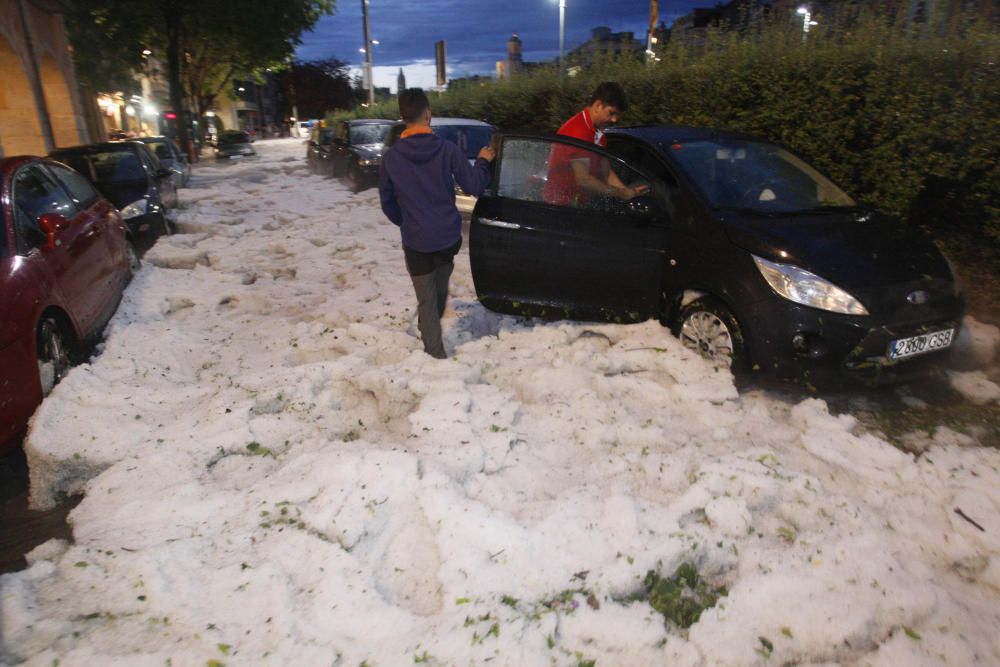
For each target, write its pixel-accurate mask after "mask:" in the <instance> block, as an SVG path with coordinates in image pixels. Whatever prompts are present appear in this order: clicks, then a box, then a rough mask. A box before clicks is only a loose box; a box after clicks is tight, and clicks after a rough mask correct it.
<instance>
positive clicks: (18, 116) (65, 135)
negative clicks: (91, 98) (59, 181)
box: [0, 0, 89, 157]
mask: <svg viewBox="0 0 1000 667" xmlns="http://www.w3.org/2000/svg"><path fill="white" fill-rule="evenodd" d="M88 141H89V133H88V131H87V123H86V120H85V118H84V111H83V105H82V104H81V102H80V93H79V86H78V85H77V80H76V74H75V72H74V69H73V59H72V53H71V49H70V46H69V41H68V39H67V37H66V27H65V25H64V23H63V15H62V13H61V12H60V9H59V4H58V2H55V1H53V0H0V157H5V156H6V157H9V156H12V155H44V154H45V153H47V152H49V151H50V150H52V149H53V148H56V147H58V146H74V145H77V144H81V143H87V142H88Z"/></svg>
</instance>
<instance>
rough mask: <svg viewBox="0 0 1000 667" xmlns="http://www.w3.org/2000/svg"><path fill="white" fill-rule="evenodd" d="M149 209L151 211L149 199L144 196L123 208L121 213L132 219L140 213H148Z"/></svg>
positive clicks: (124, 216)
mask: <svg viewBox="0 0 1000 667" xmlns="http://www.w3.org/2000/svg"><path fill="white" fill-rule="evenodd" d="M147 211H149V200H148V199H146V198H145V197H143V198H142V199H137V200H135V201H134V202H132V203H131V204H129V205H128V206H126V207H125V208H123V209H122V210H121V211H120V213H121V214H122V217H123V218H125V219H126V220H131V219H132V218H138V217H139V216H140V215H146V212H147Z"/></svg>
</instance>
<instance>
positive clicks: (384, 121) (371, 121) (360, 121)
mask: <svg viewBox="0 0 1000 667" xmlns="http://www.w3.org/2000/svg"><path fill="white" fill-rule="evenodd" d="M398 122H399V121H398V120H389V119H388V118H352V119H350V120H348V121H347V124H348V125H393V124H395V123H398Z"/></svg>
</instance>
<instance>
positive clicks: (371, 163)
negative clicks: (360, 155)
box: [358, 157, 378, 167]
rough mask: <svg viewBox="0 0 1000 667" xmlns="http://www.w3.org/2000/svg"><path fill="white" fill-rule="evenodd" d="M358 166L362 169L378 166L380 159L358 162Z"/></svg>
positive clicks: (374, 158)
mask: <svg viewBox="0 0 1000 667" xmlns="http://www.w3.org/2000/svg"><path fill="white" fill-rule="evenodd" d="M358 164H360V165H361V166H362V167H373V166H375V165H377V164H378V158H377V157H373V158H371V159H369V160H358Z"/></svg>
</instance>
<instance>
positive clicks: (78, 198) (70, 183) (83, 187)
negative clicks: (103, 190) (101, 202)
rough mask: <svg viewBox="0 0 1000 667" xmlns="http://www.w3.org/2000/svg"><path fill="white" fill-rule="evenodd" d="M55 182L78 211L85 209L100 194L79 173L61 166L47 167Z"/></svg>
mask: <svg viewBox="0 0 1000 667" xmlns="http://www.w3.org/2000/svg"><path fill="white" fill-rule="evenodd" d="M49 170H50V172H51V173H52V175H53V176H55V178H56V180H57V181H59V183H60V184H61V185H62V186H63V187H64V188H65V189H66V191H67V192H69V196H70V197H71V198H72V199H73V201H74V202H75V203H76V205H77V207H78V208H80V209H85V208H87V207H88V206H90V205H91V204H93V203H94V201H95V200H96V199H97V198H98V197H99V196H100V193H98V192H97V190H96V189H95V188H94V186H93V185H91V184H90V181H88V180H87V179H86V178H84V177H83V176H81V175H80V174H79V173H77V172H75V171H73V170H72V169H68V168H66V167H63V166H61V165H49Z"/></svg>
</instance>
